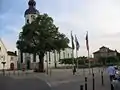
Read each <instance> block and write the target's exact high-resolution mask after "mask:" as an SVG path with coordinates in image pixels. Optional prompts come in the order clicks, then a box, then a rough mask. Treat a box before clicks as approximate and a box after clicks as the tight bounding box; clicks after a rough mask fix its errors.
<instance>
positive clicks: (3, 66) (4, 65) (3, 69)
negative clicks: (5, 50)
mask: <svg viewBox="0 0 120 90" xmlns="http://www.w3.org/2000/svg"><path fill="white" fill-rule="evenodd" d="M2 64H3V76H5V64H6V62H5V61H3V62H2Z"/></svg>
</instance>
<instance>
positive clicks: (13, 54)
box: [7, 51, 17, 56]
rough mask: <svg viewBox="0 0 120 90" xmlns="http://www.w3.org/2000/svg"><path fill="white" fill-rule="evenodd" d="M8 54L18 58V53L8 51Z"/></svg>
mask: <svg viewBox="0 0 120 90" xmlns="http://www.w3.org/2000/svg"><path fill="white" fill-rule="evenodd" d="M7 54H8V55H10V56H17V53H16V52H11V51H7Z"/></svg>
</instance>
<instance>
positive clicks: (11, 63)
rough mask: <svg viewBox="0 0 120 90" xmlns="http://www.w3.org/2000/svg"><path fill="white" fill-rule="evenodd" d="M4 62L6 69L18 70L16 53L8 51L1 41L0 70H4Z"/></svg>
mask: <svg viewBox="0 0 120 90" xmlns="http://www.w3.org/2000/svg"><path fill="white" fill-rule="evenodd" d="M3 62H5V66H4V69H17V54H16V51H15V52H11V51H7V49H6V47H5V45H4V44H3V42H2V40H1V39H0V70H1V69H3Z"/></svg>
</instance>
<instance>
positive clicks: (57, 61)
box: [18, 48, 72, 68]
mask: <svg viewBox="0 0 120 90" xmlns="http://www.w3.org/2000/svg"><path fill="white" fill-rule="evenodd" d="M63 52H64V53H63ZM68 54H69V55H68ZM71 54H72V49H71V48H66V49H65V50H61V52H60V59H64V58H71ZM54 55H55V56H54ZM18 56H19V57H18V58H19V62H20V60H21V59H20V55H18ZM27 57H28V59H29V60H30V62H31V63H34V64H35V63H38V62H39V56H38V55H37V56H36V62H33V54H29V53H24V54H23V63H24V64H25V63H26V61H27V59H26V58H27ZM55 59H56V64H57V66H59V67H60V66H63V65H62V64H60V63H59V54H58V53H57V51H55V54H54V53H53V52H50V62H51V64H50V67H55ZM46 61H48V64H49V63H50V62H49V52H47V55H46V54H45V56H44V68H46V67H47V62H46ZM34 67H35V65H34ZM32 68H33V66H32Z"/></svg>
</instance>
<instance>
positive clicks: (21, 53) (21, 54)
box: [20, 51, 23, 63]
mask: <svg viewBox="0 0 120 90" xmlns="http://www.w3.org/2000/svg"><path fill="white" fill-rule="evenodd" d="M20 59H21V60H20V61H21V63H23V52H22V51H20Z"/></svg>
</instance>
